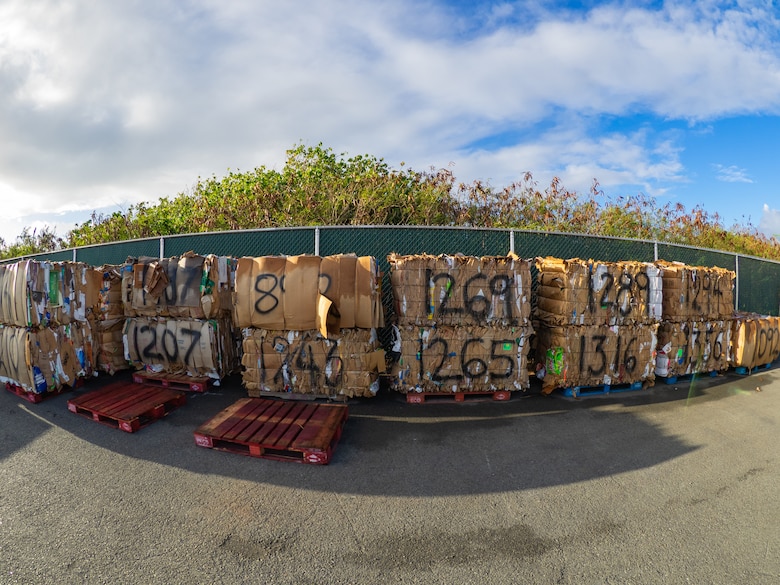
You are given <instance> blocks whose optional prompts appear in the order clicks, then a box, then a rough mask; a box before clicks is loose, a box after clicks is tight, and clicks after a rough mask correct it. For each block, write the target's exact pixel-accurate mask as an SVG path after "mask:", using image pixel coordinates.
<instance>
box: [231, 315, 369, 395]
mask: <svg viewBox="0 0 780 585" xmlns="http://www.w3.org/2000/svg"><path fill="white" fill-rule="evenodd" d="M243 338H244V340H243V357H242V361H241V363H242V365H243V366H244V372H243V383H244V387H245V388H246V389H247V391H248V392H249V395H250V396H262V394H263V393H264V392H265V393H268V392H274V393H278V392H291V393H297V394H313V395H317V396H323V397H325V396H327V397H335V396H345V397H355V396H365V397H371V396H374V395H375V394H376V392H377V391H378V381H377V378H378V374H379V373H380V372H381V371H383V370H384V368H383V367H382V369H381V370H378V365H377V364H380V363H381V364H382V366H383V365H384V352H381V351H377V349H378V341H377V338H376V333H375V331H373V330H368V329H345V330H342V331H341V335H340V336H339V337H338V338H336V339H328V338H326V337H324V336H322V335H321V334H320V332H319V331H317V330H309V331H295V330H288V331H280V330H276V331H273V330H266V329H244V330H243ZM379 354H381V358H380V359H376V358H377V357H378V356H379ZM377 370H378V371H377Z"/></svg>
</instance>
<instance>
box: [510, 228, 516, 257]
mask: <svg viewBox="0 0 780 585" xmlns="http://www.w3.org/2000/svg"><path fill="white" fill-rule="evenodd" d="M509 253H510V254H514V253H515V230H509Z"/></svg>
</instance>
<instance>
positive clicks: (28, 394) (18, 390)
mask: <svg viewBox="0 0 780 585" xmlns="http://www.w3.org/2000/svg"><path fill="white" fill-rule="evenodd" d="M5 389H6V390H8V391H9V392H11V393H12V394H16V395H17V396H19V397H20V398H24V399H25V400H26V401H27V402H32V403H33V404H37V403H38V402H42V401H43V400H46V399H47V398H51V397H53V396H57V395H59V394H62V393H63V392H64V391H65V388H64V387H63V388H62V389H60V390H54V391H51V392H49V391H46V392H41V393H38V392H32V391H30V390H25V389H24V388H22V387H21V386H17V385H16V384H12V383H11V382H6V383H5Z"/></svg>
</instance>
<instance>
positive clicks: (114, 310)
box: [92, 265, 125, 327]
mask: <svg viewBox="0 0 780 585" xmlns="http://www.w3.org/2000/svg"><path fill="white" fill-rule="evenodd" d="M122 268H123V267H122V266H121V265H120V266H116V265H104V266H102V267H100V268H92V274H93V276H92V277H93V278H95V279H99V280H100V288H99V289H98V296H97V303H96V307H95V310H94V315H95V321H99V322H101V323H104V324H105V326H106V327H112V326H113V325H114V324H116V323H117V322H120V321H124V319H125V311H124V305H123V303H122Z"/></svg>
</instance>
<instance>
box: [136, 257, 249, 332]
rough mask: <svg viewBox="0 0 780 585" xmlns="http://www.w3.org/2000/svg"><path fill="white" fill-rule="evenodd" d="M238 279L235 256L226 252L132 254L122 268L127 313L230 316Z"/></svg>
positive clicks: (194, 317)
mask: <svg viewBox="0 0 780 585" xmlns="http://www.w3.org/2000/svg"><path fill="white" fill-rule="evenodd" d="M234 279H235V274H234V260H233V259H232V258H229V257H226V256H215V255H213V254H210V255H208V256H201V255H199V254H195V253H194V252H187V253H186V254H184V255H182V256H180V257H172V258H162V259H158V258H151V257H142V258H139V259H134V258H128V260H127V262H126V264H125V266H124V268H123V272H122V288H123V303H124V307H125V316H127V317H136V316H147V317H155V316H159V317H176V318H179V317H182V318H185V319H219V318H222V317H226V316H228V315H229V314H230V312H231V311H232V289H233V285H234Z"/></svg>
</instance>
